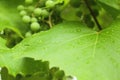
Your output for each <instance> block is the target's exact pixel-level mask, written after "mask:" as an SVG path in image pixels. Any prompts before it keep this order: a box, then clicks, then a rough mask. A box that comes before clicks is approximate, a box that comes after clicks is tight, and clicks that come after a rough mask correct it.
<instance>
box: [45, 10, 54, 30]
mask: <svg viewBox="0 0 120 80" xmlns="http://www.w3.org/2000/svg"><path fill="white" fill-rule="evenodd" d="M52 14H53V11H52V12H50V15H49V18H48V21H46V22H47V23H48V25H49V26H50V28H52V26H53V25H52V18H51V16H52Z"/></svg>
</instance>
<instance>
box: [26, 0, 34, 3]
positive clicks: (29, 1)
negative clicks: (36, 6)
mask: <svg viewBox="0 0 120 80" xmlns="http://www.w3.org/2000/svg"><path fill="white" fill-rule="evenodd" d="M25 3H26V4H31V3H33V0H25Z"/></svg>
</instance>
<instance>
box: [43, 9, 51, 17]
mask: <svg viewBox="0 0 120 80" xmlns="http://www.w3.org/2000/svg"><path fill="white" fill-rule="evenodd" d="M41 15H42V16H43V17H48V16H49V12H48V11H47V10H45V9H43V10H42V11H41Z"/></svg>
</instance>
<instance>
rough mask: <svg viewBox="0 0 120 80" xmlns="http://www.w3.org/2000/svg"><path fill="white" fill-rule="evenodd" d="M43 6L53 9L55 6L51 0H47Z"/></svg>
mask: <svg viewBox="0 0 120 80" xmlns="http://www.w3.org/2000/svg"><path fill="white" fill-rule="evenodd" d="M45 6H46V7H48V8H53V7H54V6H55V2H54V1H52V0H47V1H46V3H45Z"/></svg>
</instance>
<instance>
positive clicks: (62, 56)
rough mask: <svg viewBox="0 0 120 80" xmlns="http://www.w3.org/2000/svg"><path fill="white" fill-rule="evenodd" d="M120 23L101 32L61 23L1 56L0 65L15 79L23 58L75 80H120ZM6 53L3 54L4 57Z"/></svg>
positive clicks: (79, 24) (79, 25)
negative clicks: (44, 62) (45, 64)
mask: <svg viewBox="0 0 120 80" xmlns="http://www.w3.org/2000/svg"><path fill="white" fill-rule="evenodd" d="M119 22H120V20H116V21H115V22H114V23H113V24H112V25H111V26H110V27H109V28H106V29H104V30H102V31H100V32H96V31H93V30H91V29H89V28H87V27H86V26H85V25H83V24H81V23H79V22H64V23H61V24H59V25H56V26H55V27H54V28H53V29H51V30H49V31H45V32H41V33H38V34H35V35H33V36H32V37H29V38H26V39H24V40H23V41H22V42H21V43H20V44H18V45H17V46H16V47H14V48H13V49H12V50H10V51H8V52H4V54H1V53H0V55H1V56H2V57H3V58H7V59H4V60H3V58H1V56H0V65H2V66H6V67H7V68H8V70H9V73H11V74H13V75H16V74H17V73H18V72H23V73H24V72H25V71H24V70H23V68H24V67H23V66H22V65H23V61H24V60H23V59H22V58H24V57H32V58H35V59H42V60H47V61H50V63H51V65H50V66H51V67H52V66H59V67H60V68H61V69H62V70H65V73H66V74H67V75H74V76H76V77H77V78H78V80H106V79H107V80H119V79H120V76H119V74H120V46H119V45H120V36H119V34H120V23H119ZM5 53H6V54H5Z"/></svg>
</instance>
